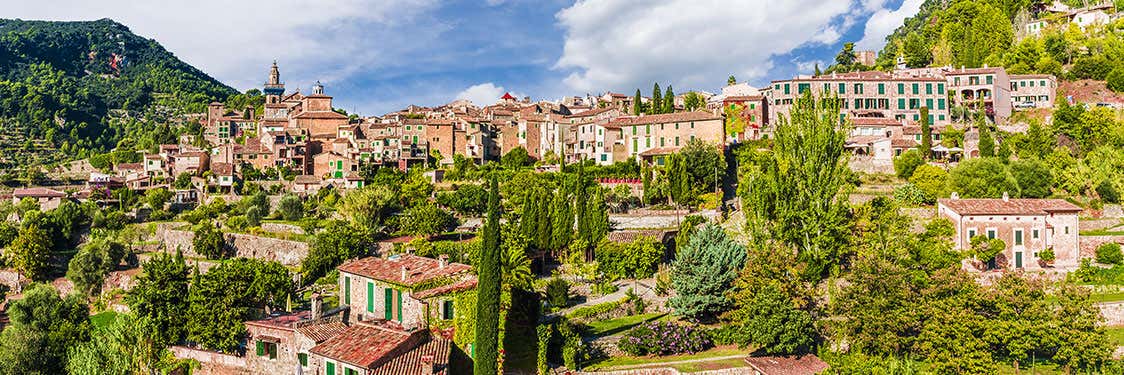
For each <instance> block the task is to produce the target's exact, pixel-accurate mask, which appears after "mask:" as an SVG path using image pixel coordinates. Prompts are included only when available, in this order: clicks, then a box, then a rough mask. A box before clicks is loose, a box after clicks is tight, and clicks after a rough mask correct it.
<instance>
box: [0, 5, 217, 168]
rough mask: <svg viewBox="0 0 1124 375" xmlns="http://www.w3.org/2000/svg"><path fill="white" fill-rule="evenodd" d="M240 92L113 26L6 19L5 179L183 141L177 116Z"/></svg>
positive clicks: (1, 95) (0, 48)
mask: <svg viewBox="0 0 1124 375" xmlns="http://www.w3.org/2000/svg"><path fill="white" fill-rule="evenodd" d="M233 94H237V92H236V91H235V90H234V89H233V88H231V87H229V86H226V85H224V84H223V83H221V82H219V81H218V80H216V79H214V78H212V77H210V76H208V75H207V74H206V73H203V72H202V71H200V70H199V69H196V68H194V67H192V66H191V65H188V64H187V63H185V62H183V61H181V60H179V59H178V58H176V57H175V55H173V54H172V53H171V52H168V50H166V49H164V47H162V46H161V45H160V44H159V43H157V42H156V41H155V40H152V39H147V38H144V37H141V36H138V35H136V34H134V33H132V32H131V31H130V30H129V28H128V27H126V26H124V25H122V24H120V23H117V22H114V21H113V20H109V19H101V20H97V21H82V22H51V21H23V20H4V19H0V173H2V172H11V171H12V170H13V169H15V168H16V167H17V166H26V165H37V164H46V163H54V162H58V161H63V160H67V159H74V158H82V157H87V156H90V155H94V154H97V153H101V152H105V151H107V150H110V149H112V148H114V147H116V146H117V145H118V142H120V141H122V140H128V141H127V143H129V145H130V146H136V147H150V146H151V145H152V144H154V143H159V142H160V141H166V140H167V139H166V138H167V137H169V136H171V137H173V139H174V134H176V133H177V132H176V131H172V129H170V128H169V127H168V124H167V123H168V120H169V119H171V118H174V117H175V116H178V115H179V114H182V113H185V112H198V111H201V110H202V109H203V107H204V105H205V104H206V103H208V102H210V101H213V100H225V99H226V98H227V97H229V96H230V95H233ZM161 138H163V139H161Z"/></svg>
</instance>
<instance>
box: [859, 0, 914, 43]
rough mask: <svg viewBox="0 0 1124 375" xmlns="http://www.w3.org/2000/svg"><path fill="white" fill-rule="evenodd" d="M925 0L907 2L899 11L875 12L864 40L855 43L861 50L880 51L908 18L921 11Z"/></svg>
mask: <svg viewBox="0 0 1124 375" xmlns="http://www.w3.org/2000/svg"><path fill="white" fill-rule="evenodd" d="M923 2H925V0H905V1H903V2H902V5H901V6H900V7H898V9H897V10H890V9H887V8H882V9H880V10H878V11H877V12H874V14H873V15H871V16H870V19H868V20H867V21H866V29H865V30H864V32H863V38H862V40H859V41H858V43H855V48H856V49H859V50H880V49H882V46H883V45H885V44H886V36H887V35H890V33H892V32H894V29H897V28H898V26H901V25H902V21H904V20H905V19H906V18H907V17H912V16H914V15H916V14H917V11H919V10H921V3H923Z"/></svg>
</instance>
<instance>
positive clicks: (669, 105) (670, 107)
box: [663, 85, 675, 113]
mask: <svg viewBox="0 0 1124 375" xmlns="http://www.w3.org/2000/svg"><path fill="white" fill-rule="evenodd" d="M673 112H675V92H674V91H672V90H671V85H668V86H667V93H666V94H664V96H663V113H673Z"/></svg>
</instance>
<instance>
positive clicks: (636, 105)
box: [632, 89, 644, 116]
mask: <svg viewBox="0 0 1124 375" xmlns="http://www.w3.org/2000/svg"><path fill="white" fill-rule="evenodd" d="M641 104H644V103H643V101H642V98H641V97H640V89H636V95H633V96H632V115H633V116H640V112H642V111H643V109H642V108H641Z"/></svg>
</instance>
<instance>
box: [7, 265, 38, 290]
mask: <svg viewBox="0 0 1124 375" xmlns="http://www.w3.org/2000/svg"><path fill="white" fill-rule="evenodd" d="M28 284H31V280H28V279H27V278H25V277H23V276H20V274H19V272H16V270H13V269H10V268H9V269H0V285H4V286H6V287H8V294H17V293H22V292H23V287H25V286H27V285H28Z"/></svg>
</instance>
